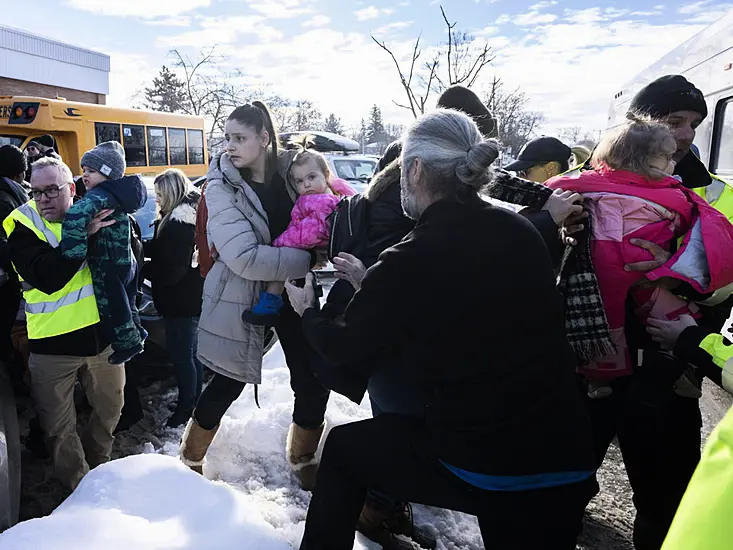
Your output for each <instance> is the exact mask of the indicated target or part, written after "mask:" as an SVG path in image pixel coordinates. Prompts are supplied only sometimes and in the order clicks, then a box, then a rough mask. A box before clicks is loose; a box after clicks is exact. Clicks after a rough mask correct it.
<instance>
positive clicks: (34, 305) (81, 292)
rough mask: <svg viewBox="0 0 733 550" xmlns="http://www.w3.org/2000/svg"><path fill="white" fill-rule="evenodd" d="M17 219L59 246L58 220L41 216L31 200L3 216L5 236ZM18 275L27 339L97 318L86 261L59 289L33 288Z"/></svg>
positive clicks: (57, 332)
mask: <svg viewBox="0 0 733 550" xmlns="http://www.w3.org/2000/svg"><path fill="white" fill-rule="evenodd" d="M16 223H20V224H21V225H23V226H24V227H26V228H28V229H30V230H31V231H33V232H34V233H35V235H36V236H37V237H38V239H39V240H41V241H43V242H47V243H48V244H50V245H51V246H52V247H53V248H57V247H58V246H59V243H60V241H61V223H55V222H54V223H52V222H48V221H46V220H44V219H43V217H42V216H41V215H40V214H39V212H38V210H37V208H36V204H35V202H34V201H30V202H27V203H26V204H24V205H23V206H21V207H19V208H16V209H15V210H14V211H13V212H11V213H10V215H9V216H8V217H7V218H6V219H5V221H4V222H3V227H4V229H5V233H6V234H7V235H8V238H9V237H10V235H11V234H12V232H13V231H14V230H15V226H16ZM16 271H17V270H16ZM18 275H19V278H20V282H21V288H22V290H23V298H24V300H25V312H26V322H27V326H28V338H29V339H31V340H38V339H41V338H49V337H52V336H60V335H62V334H68V333H70V332H75V331H77V330H80V329H82V328H85V327H88V326H91V325H94V324H96V323H98V322H99V312H98V310H97V301H96V299H95V297H94V286H93V284H92V274H91V271H90V270H89V266H88V265H87V263H86V262H84V263H83V264H82V265H81V266H80V267H79V269H78V270H77V272H76V273H75V274H74V276H73V277H72V278H71V280H70V281H69V282H68V283H66V285H65V286H64V287H63V288H62V289H61V290H59V291H57V292H54V293H52V294H46V293H44V292H42V291H40V290H38V289H35V288H33V286H32V285H30V284H29V283H28V282H26V281H24V280H23V278H22V276H21V275H20V274H18Z"/></svg>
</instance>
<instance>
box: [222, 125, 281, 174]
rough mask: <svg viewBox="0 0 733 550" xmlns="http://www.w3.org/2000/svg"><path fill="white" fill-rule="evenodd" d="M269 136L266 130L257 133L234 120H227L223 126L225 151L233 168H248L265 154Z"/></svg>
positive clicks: (252, 128) (250, 127)
mask: <svg viewBox="0 0 733 550" xmlns="http://www.w3.org/2000/svg"><path fill="white" fill-rule="evenodd" d="M269 141H270V135H269V134H268V133H267V130H264V129H263V130H262V132H259V133H257V131H255V129H254V127H252V126H248V125H247V124H242V123H241V122H238V121H236V120H233V119H230V120H227V123H226V125H225V126H224V145H225V151H226V152H227V153H229V159H230V160H231V161H232V164H233V165H234V167H235V168H238V169H242V168H250V167H252V166H254V164H255V163H256V162H257V160H258V159H259V158H260V157H261V156H262V155H265V154H266V151H267V144H268V143H269Z"/></svg>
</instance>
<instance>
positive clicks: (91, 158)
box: [81, 141, 127, 180]
mask: <svg viewBox="0 0 733 550" xmlns="http://www.w3.org/2000/svg"><path fill="white" fill-rule="evenodd" d="M81 166H82V168H83V167H84V166H87V167H88V168H91V169H92V170H96V171H97V172H99V173H100V174H102V175H104V176H107V178H109V179H111V180H118V179H120V178H121V177H122V176H124V175H125V169H126V168H127V164H126V163H125V151H124V149H122V145H120V144H119V143H117V142H116V141H105V142H104V143H100V144H99V145H97V146H96V147H95V148H94V149H92V150H91V151H87V152H86V153H84V156H83V157H81Z"/></svg>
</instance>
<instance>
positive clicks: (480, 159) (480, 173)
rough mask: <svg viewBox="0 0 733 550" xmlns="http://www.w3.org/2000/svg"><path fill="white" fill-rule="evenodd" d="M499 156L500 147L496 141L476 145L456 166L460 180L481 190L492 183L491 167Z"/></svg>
mask: <svg viewBox="0 0 733 550" xmlns="http://www.w3.org/2000/svg"><path fill="white" fill-rule="evenodd" d="M498 156H499V145H498V143H497V142H496V141H494V140H482V141H479V142H477V143H474V144H473V145H472V146H471V148H470V149H469V150H468V152H467V153H466V156H465V158H464V159H463V160H461V161H459V162H458V165H457V166H456V176H457V177H458V179H459V180H460V181H461V182H463V183H465V184H466V185H468V186H469V187H472V188H474V189H477V190H478V189H481V188H482V187H484V186H485V185H488V184H489V183H490V182H491V178H492V176H491V173H490V172H489V166H491V163H493V162H494V161H495V160H496V159H497V157H498Z"/></svg>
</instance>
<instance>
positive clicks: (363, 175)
mask: <svg viewBox="0 0 733 550" xmlns="http://www.w3.org/2000/svg"><path fill="white" fill-rule="evenodd" d="M333 165H334V167H335V168H336V176H337V177H339V178H341V179H345V180H351V181H363V182H367V181H369V180H370V179H371V177H372V175H373V174H374V169H375V168H376V166H377V162H376V161H375V160H372V159H350V158H344V159H334V161H333Z"/></svg>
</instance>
